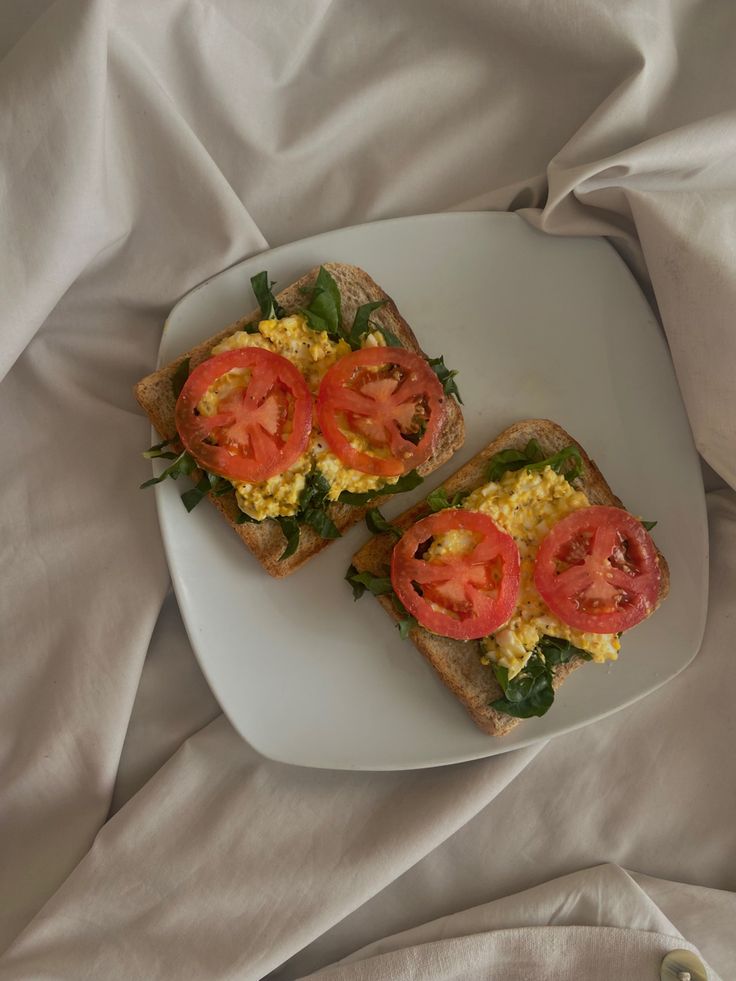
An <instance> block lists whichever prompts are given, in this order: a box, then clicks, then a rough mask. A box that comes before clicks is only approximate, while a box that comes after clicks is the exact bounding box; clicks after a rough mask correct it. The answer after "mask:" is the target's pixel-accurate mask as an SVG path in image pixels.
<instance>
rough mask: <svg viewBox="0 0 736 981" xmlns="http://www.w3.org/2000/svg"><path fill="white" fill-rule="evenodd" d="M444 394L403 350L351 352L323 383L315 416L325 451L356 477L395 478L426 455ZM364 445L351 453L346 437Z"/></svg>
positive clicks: (428, 371)
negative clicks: (356, 472)
mask: <svg viewBox="0 0 736 981" xmlns="http://www.w3.org/2000/svg"><path fill="white" fill-rule="evenodd" d="M445 412H446V409H445V393H444V391H443V390H442V385H441V384H440V383H439V380H438V379H437V376H436V375H435V373H434V372H433V371H432V369H431V368H430V367H429V365H428V364H427V362H426V361H425V360H424V358H422V357H421V356H420V355H418V354H415V353H414V352H413V351H407V350H405V349H404V348H395V347H373V348H364V349H363V350H360V351H353V352H352V353H351V354H349V355H347V356H346V357H344V358H341V359H340V360H339V361H338V362H337V363H336V364H334V365H333V366H332V367H331V368H330V370H329V371H328V372H327V374H326V375H325V377H324V378H323V379H322V383H321V385H320V389H319V394H318V396H317V418H318V420H319V426H320V429H321V430H322V432H323V434H324V437H325V439H326V440H327V443H328V445H329V447H330V449H331V450H332V451H333V453H335V455H336V456H337V457H339V459H340V460H341V461H342V462H343V463H344V464H345V465H346V466H349V467H351V468H352V469H354V470H359V471H360V472H361V473H367V474H373V475H375V476H381V477H397V476H400V475H401V474H404V473H407V472H408V471H409V470H413V469H415V468H416V467H418V466H420V464H422V463H424V461H425V460H426V459H427V458H428V457H429V456H430V455H431V453H432V450H433V448H434V444H435V440H436V438H437V433H438V432H439V430H440V427H441V426H442V423H443V421H444V418H445ZM351 436H353V437H355V436H360V437H362V438H363V439H364V440H366V441H367V443H368V446H367V448H366V449H356V447H355V446H353V445H352V442H351V439H350V437H351Z"/></svg>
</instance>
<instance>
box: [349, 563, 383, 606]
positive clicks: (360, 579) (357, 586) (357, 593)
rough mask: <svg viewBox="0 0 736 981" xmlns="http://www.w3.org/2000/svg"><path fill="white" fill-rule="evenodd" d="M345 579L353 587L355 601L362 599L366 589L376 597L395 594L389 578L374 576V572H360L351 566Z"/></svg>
mask: <svg viewBox="0 0 736 981" xmlns="http://www.w3.org/2000/svg"><path fill="white" fill-rule="evenodd" d="M345 579H346V580H347V582H349V583H350V585H351V586H352V587H353V599H356V600H357V599H360V597H361V596H362V595H363V593H364V592H365V591H366V589H367V590H368V591H369V592H371V593H373V595H374V596H386V595H387V594H388V593H392V592H393V586H392V585H391V580H390V579H389V577H388V576H374V575H373V573H372V572H358V570H357V569H356V568H355V566H354V565H351V566H350V567H349V569H348V571H347V572H346V573H345Z"/></svg>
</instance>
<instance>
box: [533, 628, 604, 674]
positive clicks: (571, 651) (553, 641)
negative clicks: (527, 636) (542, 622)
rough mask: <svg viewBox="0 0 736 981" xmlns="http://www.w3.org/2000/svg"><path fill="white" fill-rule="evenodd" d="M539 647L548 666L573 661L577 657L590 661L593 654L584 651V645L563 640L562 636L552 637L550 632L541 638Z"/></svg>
mask: <svg viewBox="0 0 736 981" xmlns="http://www.w3.org/2000/svg"><path fill="white" fill-rule="evenodd" d="M537 649H538V650H540V651H541V652H542V654H544V660H545V662H546V663H547V666H548V667H556V666H557V665H558V664H567V662H568V661H572V660H573V659H574V658H576V657H579V658H580V659H581V660H583V661H590V660H591V659H592V656H593V655H592V654H589V653H588V652H587V651H584V650H583V649H582V647H575V646H574V645H573V644H571V643H570V641H569V640H562V638H561V637H550V636H549V634H545V635H544V637H541V638H540V640H539V643H538V644H537Z"/></svg>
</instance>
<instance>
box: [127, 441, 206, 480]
mask: <svg viewBox="0 0 736 981" xmlns="http://www.w3.org/2000/svg"><path fill="white" fill-rule="evenodd" d="M164 445H165V444H164ZM147 452H149V453H150V452H152V451H151V450H148V451H147ZM160 455H161V456H163V457H164V458H165V459H167V460H168V459H170V456H169V455H168V454H166V453H161V454H160ZM196 467H197V462H196V460H195V459H194V457H193V456H190V455H189V454H188V453H187V451H186V450H182V452H181V453H180V454H179V456H177V457H176V458H175V459H174V462H173V463H171V464H169V466H168V467H167V468H166V469H165V470H162V471H161V473H160V474H159V475H158V477H151V479H150V480H146V481H144V482H143V483H142V484H141V486H140V489H141V490H143V488H144V487H151V486H153V484H160V483H161V481H162V480H166V478H167V477H171V479H172V480H178V479H179V477H180V476H181V475H182V474H184V475H187V474H190V473H191V472H192V470H195V469H196Z"/></svg>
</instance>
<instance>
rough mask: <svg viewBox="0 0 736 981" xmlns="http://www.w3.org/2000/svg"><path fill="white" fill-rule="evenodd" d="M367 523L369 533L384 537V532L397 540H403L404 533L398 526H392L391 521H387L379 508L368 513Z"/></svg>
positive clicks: (366, 516)
mask: <svg viewBox="0 0 736 981" xmlns="http://www.w3.org/2000/svg"><path fill="white" fill-rule="evenodd" d="M365 523H366V525H367V526H368V531H370V532H371V533H372V534H374V535H382V534H384V532H388V533H389V534H391V535H394V536H395V537H396V538H401V535H402V533H401V532H400V531H399V529H398V528H397V527H396V525H392V524H391V522H390V521H387V520H386V519H385V518H384V516H383V515H382V514H381V512H380V511H379V510H378V508H371V509H370V511H366V515H365Z"/></svg>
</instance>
